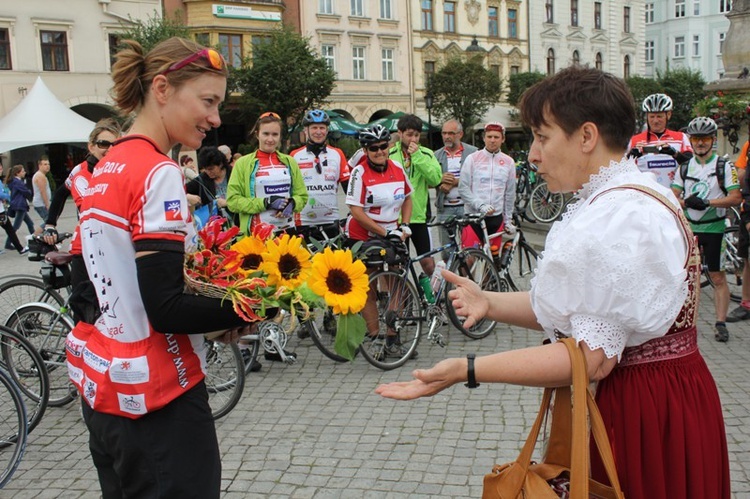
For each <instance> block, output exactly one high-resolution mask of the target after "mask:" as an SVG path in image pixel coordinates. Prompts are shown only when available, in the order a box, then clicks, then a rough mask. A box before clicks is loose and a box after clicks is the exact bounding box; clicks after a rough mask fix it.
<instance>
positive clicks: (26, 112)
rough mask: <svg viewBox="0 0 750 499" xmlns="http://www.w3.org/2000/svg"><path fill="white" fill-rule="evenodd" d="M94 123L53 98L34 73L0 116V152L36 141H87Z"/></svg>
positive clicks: (34, 143) (47, 142) (35, 143)
mask: <svg viewBox="0 0 750 499" xmlns="http://www.w3.org/2000/svg"><path fill="white" fill-rule="evenodd" d="M94 125H95V123H94V122H93V121H90V120H87V119H86V118H84V117H83V116H81V115H79V114H77V113H76V112H75V111H72V110H70V109H69V108H68V107H66V106H65V104H63V103H62V102H60V101H59V100H57V97H55V95H54V94H53V93H52V92H51V91H50V90H49V88H47V86H46V85H45V84H44V82H43V81H42V78H41V77H38V78H37V79H36V82H35V83H34V87H33V88H32V89H31V91H30V92H29V93H28V94H27V95H26V97H24V99H23V100H22V101H21V103H20V104H18V105H17V106H16V107H15V108H14V109H13V110H12V111H11V112H9V113H8V114H6V115H5V116H4V117H3V118H2V119H0V153H2V152H5V151H10V150H11V149H18V148H19V147H26V146H33V145H37V144H58V143H68V142H73V143H76V142H87V141H88V138H89V134H90V133H91V130H93V129H94Z"/></svg>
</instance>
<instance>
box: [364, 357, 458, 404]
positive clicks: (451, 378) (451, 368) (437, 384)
mask: <svg viewBox="0 0 750 499" xmlns="http://www.w3.org/2000/svg"><path fill="white" fill-rule="evenodd" d="M461 373H466V360H465V359H445V360H441V361H440V362H438V363H437V364H435V365H434V366H433V367H431V368H430V369H416V370H414V372H412V376H414V379H413V380H411V381H399V382H394V383H386V384H384V385H380V386H378V387H377V388H376V389H375V393H377V394H378V395H380V396H382V397H385V398H389V399H396V400H413V399H416V398H420V397H431V396H433V395H435V394H437V393H440V392H441V391H443V390H445V389H446V388H448V387H450V386H453V385H455V384H456V383H458V382H460V381H461V379H462V377H461V376H462V374H461Z"/></svg>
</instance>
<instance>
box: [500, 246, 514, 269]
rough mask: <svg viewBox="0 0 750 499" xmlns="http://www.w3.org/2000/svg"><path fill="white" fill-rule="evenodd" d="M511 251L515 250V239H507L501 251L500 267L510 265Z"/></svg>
mask: <svg viewBox="0 0 750 499" xmlns="http://www.w3.org/2000/svg"><path fill="white" fill-rule="evenodd" d="M511 251H513V241H505V244H503V251H502V252H500V267H507V266H508V260H510V252H511Z"/></svg>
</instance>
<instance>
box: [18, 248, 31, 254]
mask: <svg viewBox="0 0 750 499" xmlns="http://www.w3.org/2000/svg"><path fill="white" fill-rule="evenodd" d="M28 252H29V247H28V246H25V247H24V248H23V249H22V250H21V251H19V252H18V254H19V255H25V254H26V253H28Z"/></svg>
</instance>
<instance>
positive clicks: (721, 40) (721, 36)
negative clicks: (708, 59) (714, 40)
mask: <svg viewBox="0 0 750 499" xmlns="http://www.w3.org/2000/svg"><path fill="white" fill-rule="evenodd" d="M726 39H727V34H726V33H719V55H721V54H723V53H724V41H725V40H726Z"/></svg>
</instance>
